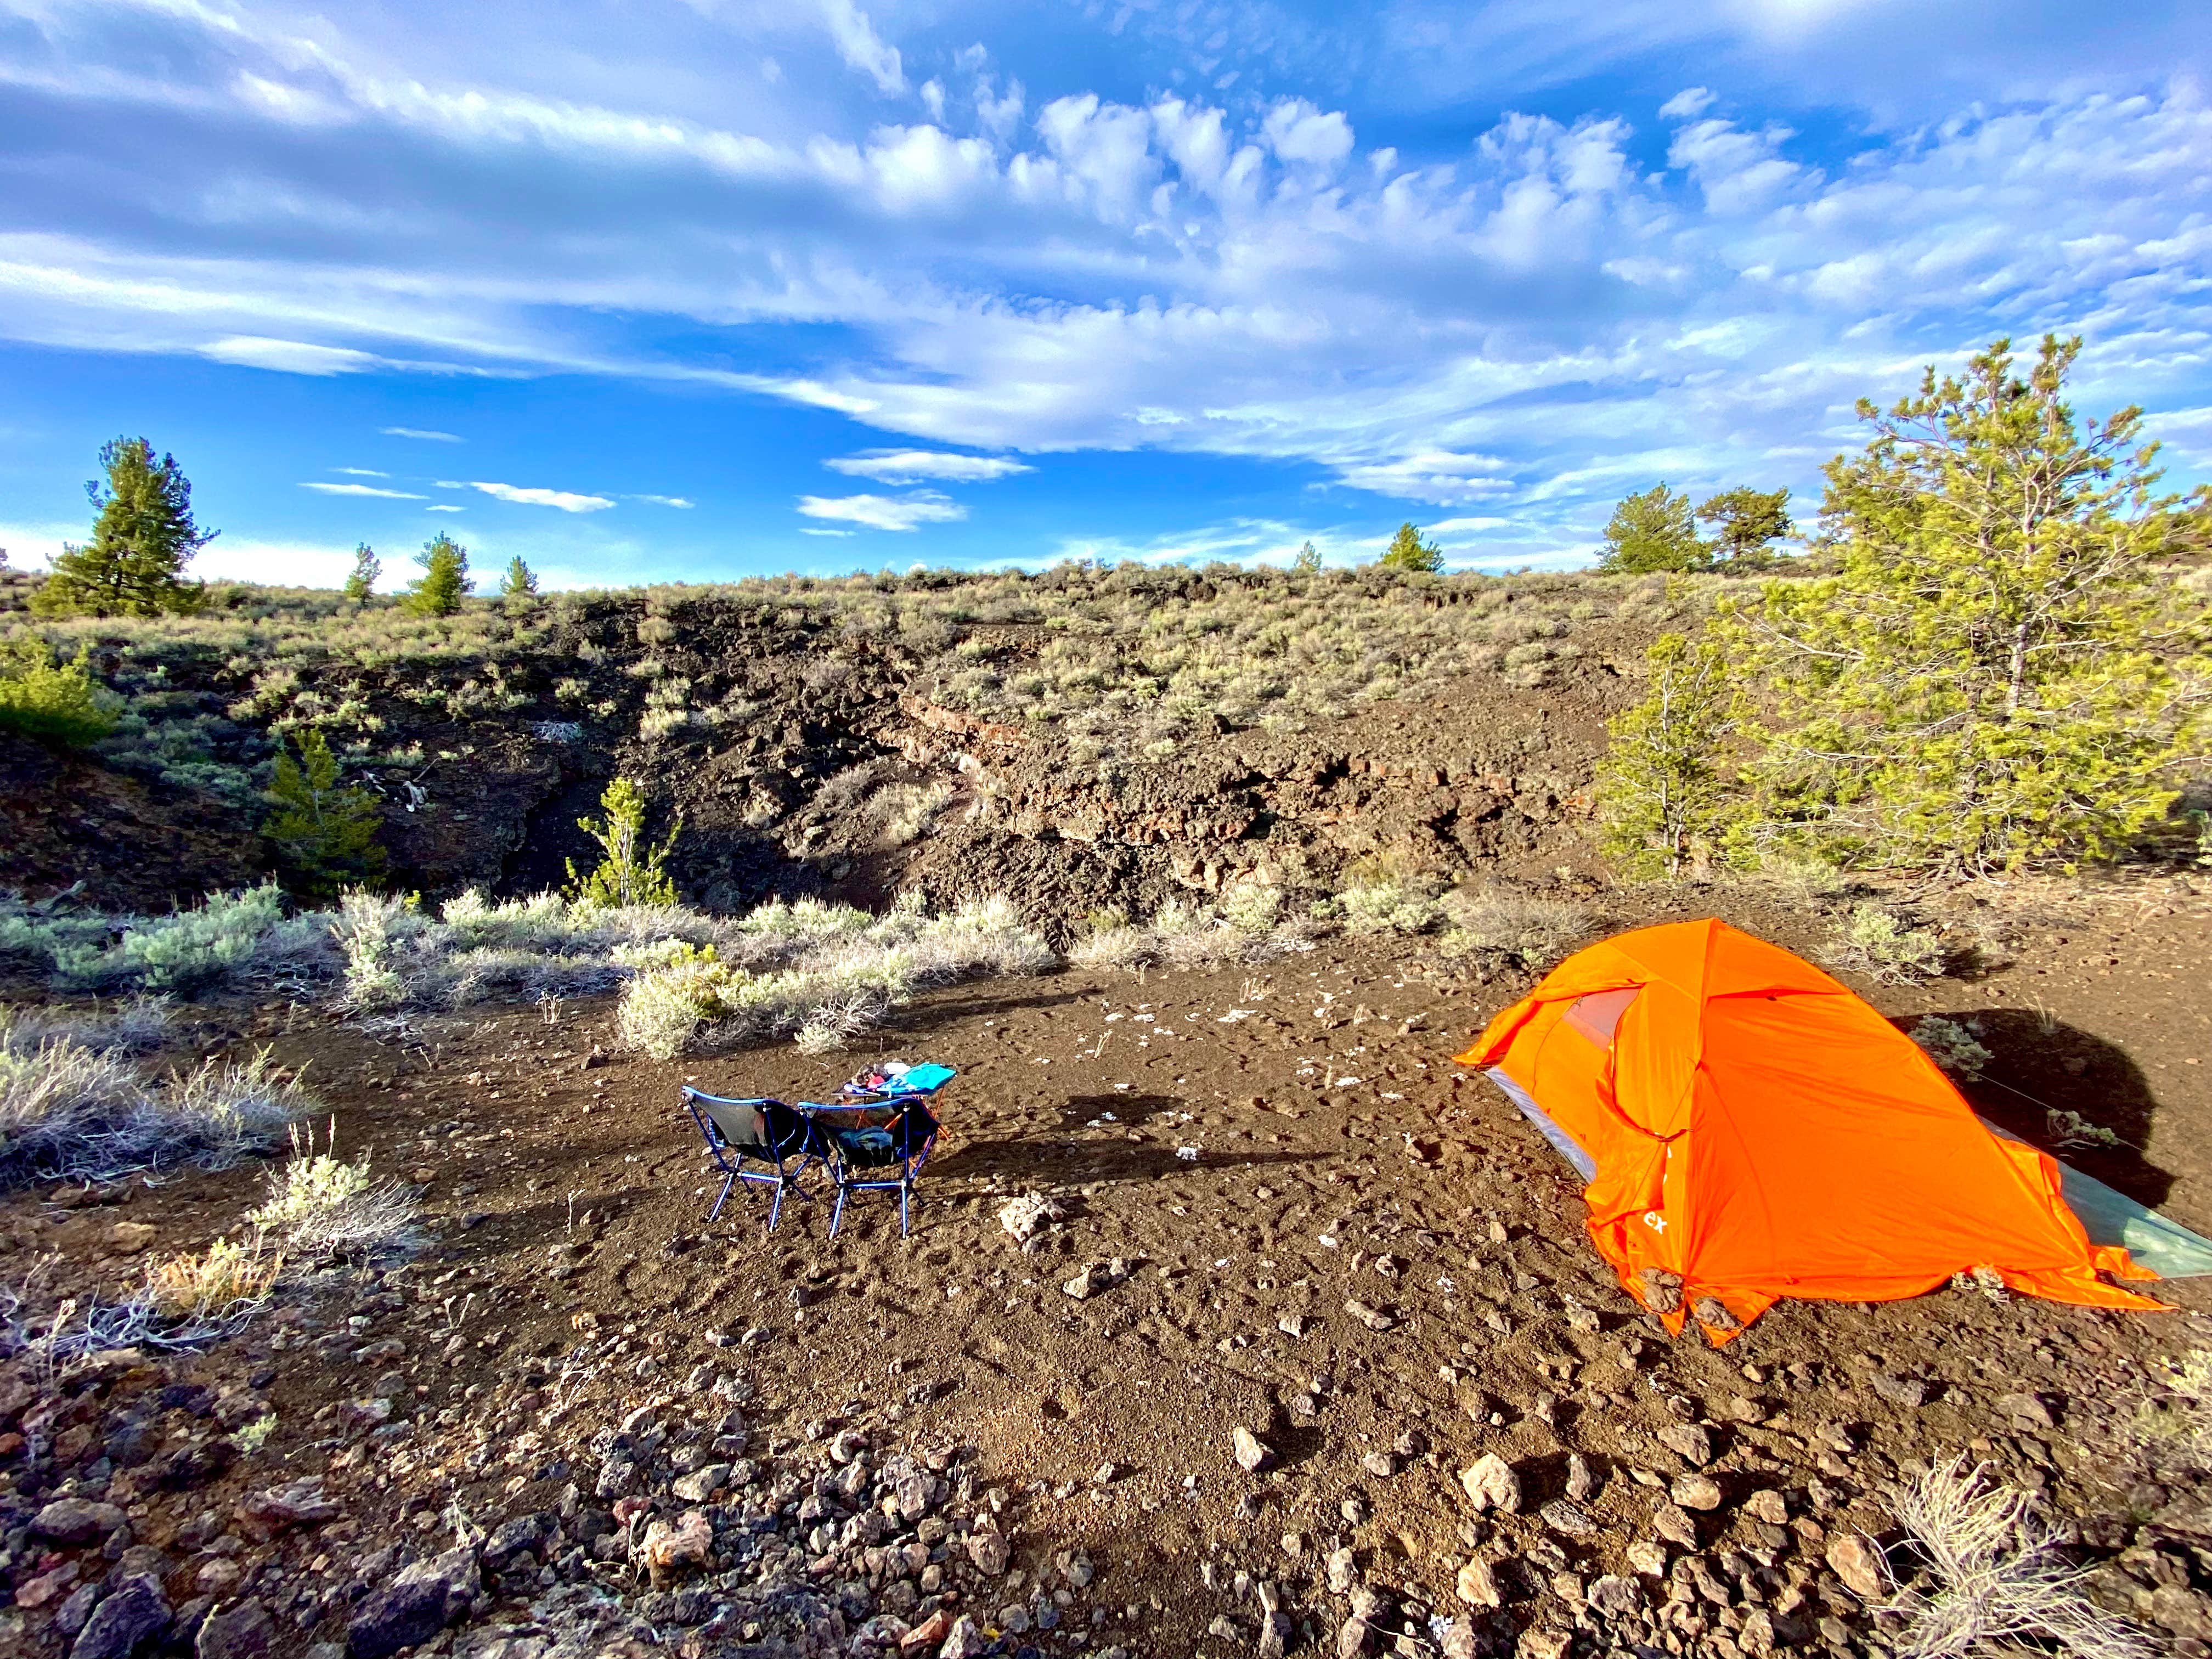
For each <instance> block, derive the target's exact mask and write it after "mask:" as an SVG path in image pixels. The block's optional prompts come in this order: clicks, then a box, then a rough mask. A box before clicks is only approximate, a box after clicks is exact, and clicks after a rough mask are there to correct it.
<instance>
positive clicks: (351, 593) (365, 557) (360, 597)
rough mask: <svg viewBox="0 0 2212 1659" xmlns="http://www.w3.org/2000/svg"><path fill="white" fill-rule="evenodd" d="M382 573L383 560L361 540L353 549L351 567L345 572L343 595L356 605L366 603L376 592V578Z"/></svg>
mask: <svg viewBox="0 0 2212 1659" xmlns="http://www.w3.org/2000/svg"><path fill="white" fill-rule="evenodd" d="M382 574H384V561H383V560H381V559H380V558H378V557H377V556H376V550H375V549H374V548H373V547H371V546H370V545H369V544H368V543H367V542H362V543H361V544H358V545H357V546H356V547H355V549H354V550H353V568H352V569H351V570H350V571H349V572H348V573H347V574H346V579H345V596H346V598H348V599H351V600H352V601H353V602H354V603H355V604H356V605H367V604H368V601H369V598H370V596H371V595H372V594H374V592H376V579H377V578H378V577H379V576H381V575H382Z"/></svg>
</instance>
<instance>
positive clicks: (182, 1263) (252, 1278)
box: [145, 1237, 284, 1326]
mask: <svg viewBox="0 0 2212 1659" xmlns="http://www.w3.org/2000/svg"><path fill="white" fill-rule="evenodd" d="M283 1271H284V1258H283V1255H281V1254H278V1253H276V1252H273V1251H270V1250H268V1249H264V1246H263V1243H262V1241H261V1240H260V1238H258V1237H250V1238H248V1239H247V1240H246V1242H245V1243H242V1244H241V1243H233V1242H232V1241H231V1240H229V1239H228V1238H218V1239H216V1241H215V1243H212V1244H210V1245H209V1246H208V1247H207V1249H204V1250H203V1251H202V1252H200V1254H198V1255H174V1256H170V1257H168V1258H167V1259H166V1260H164V1261H157V1262H155V1264H154V1265H153V1266H151V1267H149V1268H147V1270H146V1292H145V1300H146V1301H147V1302H148V1303H149V1304H151V1307H152V1310H153V1311H154V1312H155V1314H157V1315H160V1316H162V1317H163V1318H165V1319H167V1320H170V1321H173V1322H177V1323H179V1324H183V1325H186V1326H195V1325H197V1326H209V1325H218V1324H222V1323H225V1322H229V1321H232V1320H234V1319H237V1318H239V1317H240V1316H243V1315H246V1314H248V1313H251V1312H252V1310H254V1309H256V1308H258V1307H259V1306H260V1305H261V1304H263V1303H264V1302H266V1301H267V1300H268V1299H269V1294H270V1291H273V1290H275V1289H276V1281H277V1279H279V1278H281V1277H282V1276H283Z"/></svg>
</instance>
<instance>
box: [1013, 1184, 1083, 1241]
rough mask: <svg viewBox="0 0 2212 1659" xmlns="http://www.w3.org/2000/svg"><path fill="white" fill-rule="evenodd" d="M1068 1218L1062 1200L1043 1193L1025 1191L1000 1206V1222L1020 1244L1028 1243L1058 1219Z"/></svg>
mask: <svg viewBox="0 0 2212 1659" xmlns="http://www.w3.org/2000/svg"><path fill="white" fill-rule="evenodd" d="M1066 1218H1067V1212H1066V1210H1065V1209H1063V1208H1061V1207H1060V1200H1057V1199H1055V1198H1052V1197H1049V1196H1048V1195H1047V1194H1043V1193H1024V1194H1022V1195H1021V1196H1020V1197H1019V1198H1010V1199H1008V1200H1006V1202H1005V1203H1004V1204H1001V1205H1000V1206H999V1225H1000V1226H1001V1227H1004V1228H1005V1229H1006V1231H1007V1232H1009V1233H1011V1234H1012V1236H1013V1239H1014V1242H1015V1243H1018V1244H1027V1243H1030V1241H1031V1240H1033V1239H1035V1238H1036V1237H1038V1235H1040V1234H1041V1233H1042V1232H1043V1231H1045V1229H1046V1228H1048V1227H1049V1226H1051V1225H1053V1224H1054V1222H1056V1221H1064V1220H1066Z"/></svg>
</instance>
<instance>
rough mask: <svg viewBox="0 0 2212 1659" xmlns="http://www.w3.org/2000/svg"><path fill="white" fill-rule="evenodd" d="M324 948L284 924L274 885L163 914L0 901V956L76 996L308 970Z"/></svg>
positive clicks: (180, 988)
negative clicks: (36, 969) (48, 975)
mask: <svg viewBox="0 0 2212 1659" xmlns="http://www.w3.org/2000/svg"><path fill="white" fill-rule="evenodd" d="M327 948H328V947H327V945H326V944H325V941H324V940H323V939H322V937H321V929H320V928H319V927H316V926H315V925H314V924H313V921H302V920H298V919H294V920H288V919H287V918H286V916H285V915H284V895H283V892H282V890H279V889H278V888H277V886H276V884H274V883H273V882H265V883H264V884H262V885H260V886H258V887H252V888H247V889H246V890H244V891H241V892H236V893H210V894H209V895H208V896H207V898H206V899H205V901H204V902H202V903H201V904H199V905H197V906H196V907H194V908H191V909H187V910H179V911H176V912H173V914H171V915H161V916H108V915H99V914H96V913H93V914H77V913H70V912H64V911H60V910H58V909H56V908H53V907H51V906H39V905H30V904H27V903H25V902H23V901H22V900H21V898H19V897H15V896H6V895H0V954H7V955H13V956H19V957H28V958H30V959H31V960H32V961H33V962H35V963H39V964H40V966H42V967H45V968H46V969H50V970H51V971H52V974H53V976H54V979H55V981H57V982H58V983H59V984H61V985H63V986H65V987H69V988H70V989H74V990H109V989H125V988H128V989H135V990H138V991H143V992H156V993H164V992H173V993H180V994H191V993H192V992H196V991H201V990H204V989H207V988H209V987H212V986H215V985H218V984H222V983H224V982H226V981H238V980H242V979H246V978H250V977H252V976H255V975H260V976H263V977H267V976H269V975H273V974H276V973H279V972H283V971H285V970H288V969H289V970H294V971H299V970H302V969H311V968H312V966H313V959H314V958H315V957H318V956H319V955H325V954H326V953H327Z"/></svg>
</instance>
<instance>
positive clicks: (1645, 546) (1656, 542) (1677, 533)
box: [1597, 483, 1712, 575]
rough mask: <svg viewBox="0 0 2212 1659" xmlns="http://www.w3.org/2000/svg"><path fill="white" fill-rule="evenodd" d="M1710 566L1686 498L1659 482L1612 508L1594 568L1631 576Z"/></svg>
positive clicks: (1688, 500)
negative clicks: (1598, 557)
mask: <svg viewBox="0 0 2212 1659" xmlns="http://www.w3.org/2000/svg"><path fill="white" fill-rule="evenodd" d="M1711 562H1712V554H1711V550H1710V549H1708V548H1707V547H1706V546H1705V544H1704V543H1703V542H1701V541H1699V539H1698V526H1697V524H1696V521H1695V520H1694V518H1693V516H1692V513H1691V510H1690V498H1689V496H1688V495H1686V494H1685V493H1680V492H1677V491H1675V490H1672V489H1668V487H1667V486H1666V484H1665V483H1656V484H1654V485H1653V486H1652V487H1651V488H1650V489H1646V490H1644V491H1641V492H1640V493H1638V494H1637V495H1631V496H1629V497H1628V498H1627V499H1626V500H1625V501H1622V502H1621V504H1620V506H1619V507H1615V508H1613V519H1612V521H1611V522H1610V523H1608V524H1607V526H1606V527H1605V553H1604V556H1602V557H1601V558H1600V559H1599V560H1598V567H1597V568H1599V569H1601V570H1609V571H1613V572H1617V573H1619V574H1625V575H1636V574H1648V573H1650V572H1653V571H1666V572H1668V573H1670V574H1672V573H1676V572H1680V571H1685V570H1703V569H1705V568H1706V566H1707V565H1709V564H1711Z"/></svg>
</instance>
